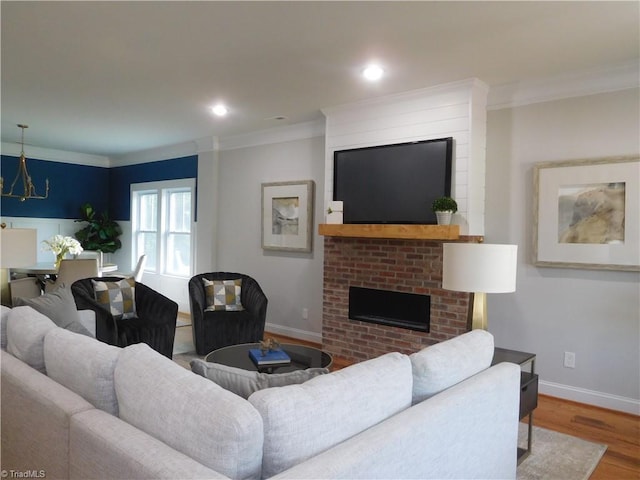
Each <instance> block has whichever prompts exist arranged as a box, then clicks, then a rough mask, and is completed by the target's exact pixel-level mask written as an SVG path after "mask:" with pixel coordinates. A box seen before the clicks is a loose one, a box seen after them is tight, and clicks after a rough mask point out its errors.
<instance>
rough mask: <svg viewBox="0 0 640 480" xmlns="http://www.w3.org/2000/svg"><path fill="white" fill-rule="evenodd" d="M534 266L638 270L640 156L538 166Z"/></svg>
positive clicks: (639, 244) (570, 161)
mask: <svg viewBox="0 0 640 480" xmlns="http://www.w3.org/2000/svg"><path fill="white" fill-rule="evenodd" d="M533 181H534V203H533V214H534V219H533V220H534V222H533V223H534V228H533V263H534V264H535V265H536V266H539V267H560V268H583V269H597V270H625V271H640V225H639V224H640V187H639V184H640V156H637V155H635V156H625V157H608V158H595V159H586V160H567V161H559V162H543V163H539V164H536V165H535V166H534V170H533Z"/></svg>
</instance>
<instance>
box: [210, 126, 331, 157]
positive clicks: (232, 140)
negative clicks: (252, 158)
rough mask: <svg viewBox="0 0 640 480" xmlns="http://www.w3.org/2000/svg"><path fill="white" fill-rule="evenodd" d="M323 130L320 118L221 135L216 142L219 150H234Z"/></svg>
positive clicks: (319, 134) (295, 138)
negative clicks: (249, 131) (248, 131)
mask: <svg viewBox="0 0 640 480" xmlns="http://www.w3.org/2000/svg"><path fill="white" fill-rule="evenodd" d="M324 132H325V120H324V118H320V119H318V120H314V121H311V122H304V123H296V124H294V125H286V126H282V127H274V128H269V129H267V130H259V131H257V132H251V133H245V134H241V135H232V136H228V137H221V138H220V139H219V142H218V149H219V150H235V149H237V148H246V147H257V146H259V145H268V144H271V143H281V142H291V141H294V140H302V139H306V138H313V137H322V136H324Z"/></svg>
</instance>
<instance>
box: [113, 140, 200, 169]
mask: <svg viewBox="0 0 640 480" xmlns="http://www.w3.org/2000/svg"><path fill="white" fill-rule="evenodd" d="M198 153H199V150H198V141H197V140H192V141H189V142H183V143H177V144H175V145H167V146H164V147H158V148H150V149H148V150H140V151H138V152H133V153H127V154H125V155H121V156H118V157H111V164H110V166H111V167H125V166H127V165H137V164H140V163H151V162H159V161H162V160H172V159H174V158H181V157H189V156H191V155H197V154H198Z"/></svg>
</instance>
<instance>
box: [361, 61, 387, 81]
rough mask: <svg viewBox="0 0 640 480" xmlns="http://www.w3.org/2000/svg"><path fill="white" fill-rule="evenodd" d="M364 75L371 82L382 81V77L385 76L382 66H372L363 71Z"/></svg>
mask: <svg viewBox="0 0 640 480" xmlns="http://www.w3.org/2000/svg"><path fill="white" fill-rule="evenodd" d="M362 75H363V76H364V78H366V79H367V80H369V81H370V82H375V81H376V80H380V79H381V78H382V76H383V75H384V70H383V68H382V67H381V66H380V65H376V64H371V65H368V66H367V67H366V68H365V69H364V70H363V71H362Z"/></svg>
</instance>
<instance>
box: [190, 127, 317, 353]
mask: <svg viewBox="0 0 640 480" xmlns="http://www.w3.org/2000/svg"><path fill="white" fill-rule="evenodd" d="M290 180H313V181H314V182H315V186H316V188H315V209H314V210H315V213H314V217H315V218H314V227H313V231H314V238H313V251H312V252H311V253H308V254H307V253H291V252H273V251H266V250H263V249H262V243H261V218H262V214H261V184H262V183H265V182H283V181H290ZM323 186H324V137H313V138H307V139H301V140H292V141H286V142H280V143H271V144H266V145H261V146H253V147H245V148H236V149H233V150H223V151H220V152H219V181H218V203H219V208H218V224H217V226H216V229H217V251H216V257H217V268H216V270H219V271H231V272H241V273H245V274H247V275H250V276H252V277H253V278H255V279H256V280H257V281H258V283H259V284H260V286H261V287H262V289H263V290H264V292H265V294H266V296H267V298H268V299H269V305H268V308H267V329H268V330H269V331H272V332H274V333H281V334H284V335H289V336H293V337H297V338H301V339H307V340H311V341H316V342H320V341H321V332H322V270H323V261H324V255H323V239H322V237H320V236H318V234H317V231H318V229H317V225H318V223H319V222H320V221H323V205H322V189H323ZM199 209H200V210H199V214H198V215H199V217H200V216H201V215H203V212H204V209H203V207H202V206H199ZM303 309H307V310H308V318H307V319H304V318H303V313H302V312H303Z"/></svg>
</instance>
